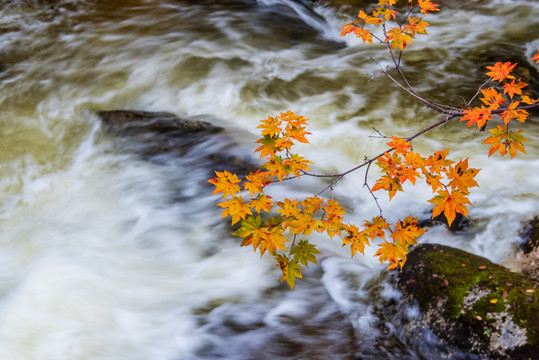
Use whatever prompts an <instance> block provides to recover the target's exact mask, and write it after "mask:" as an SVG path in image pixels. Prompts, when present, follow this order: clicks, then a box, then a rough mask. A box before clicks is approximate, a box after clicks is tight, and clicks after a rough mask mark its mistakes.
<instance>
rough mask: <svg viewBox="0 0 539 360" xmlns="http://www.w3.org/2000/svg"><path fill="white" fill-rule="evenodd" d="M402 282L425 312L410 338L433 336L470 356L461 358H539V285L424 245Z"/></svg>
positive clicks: (413, 253) (482, 262) (410, 257)
mask: <svg viewBox="0 0 539 360" xmlns="http://www.w3.org/2000/svg"><path fill="white" fill-rule="evenodd" d="M398 284H399V287H400V289H401V290H402V292H403V295H404V297H405V298H408V301H409V302H410V303H412V304H417V305H418V306H419V309H420V313H421V314H420V315H419V317H418V318H417V319H414V320H412V321H411V322H410V323H409V324H408V325H407V331H408V332H409V334H408V337H409V338H412V339H414V338H417V337H418V334H425V333H429V332H431V333H432V334H434V335H436V336H437V337H438V338H439V339H440V341H441V342H442V343H444V344H447V345H449V346H450V347H454V348H457V349H460V350H461V351H464V352H466V353H469V354H470V355H469V356H464V357H462V356H460V357H458V358H460V359H528V358H530V359H534V358H536V356H537V354H539V317H538V314H539V292H538V291H537V286H538V285H539V282H538V281H536V280H534V279H532V278H529V277H527V276H524V275H522V274H518V273H514V272H512V271H510V270H509V269H507V268H504V267H502V266H500V265H496V264H494V263H492V262H490V261H488V260H487V259H484V258H482V257H480V256H476V255H473V254H470V253H467V252H465V251H462V250H458V249H454V248H451V247H448V246H443V245H433V244H421V245H417V246H415V247H413V248H412V250H411V251H410V253H409V255H408V260H407V262H406V264H405V266H404V268H403V270H402V272H401V274H400V276H399V282H398ZM426 329H428V330H426ZM445 358H457V357H453V356H451V355H448V357H445Z"/></svg>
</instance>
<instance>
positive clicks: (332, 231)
mask: <svg viewBox="0 0 539 360" xmlns="http://www.w3.org/2000/svg"><path fill="white" fill-rule="evenodd" d="M322 226H323V229H324V230H325V231H326V232H327V233H328V236H329V237H330V238H331V239H333V236H335V235H340V233H341V231H342V230H344V224H343V223H342V222H341V219H339V218H333V219H328V220H322Z"/></svg>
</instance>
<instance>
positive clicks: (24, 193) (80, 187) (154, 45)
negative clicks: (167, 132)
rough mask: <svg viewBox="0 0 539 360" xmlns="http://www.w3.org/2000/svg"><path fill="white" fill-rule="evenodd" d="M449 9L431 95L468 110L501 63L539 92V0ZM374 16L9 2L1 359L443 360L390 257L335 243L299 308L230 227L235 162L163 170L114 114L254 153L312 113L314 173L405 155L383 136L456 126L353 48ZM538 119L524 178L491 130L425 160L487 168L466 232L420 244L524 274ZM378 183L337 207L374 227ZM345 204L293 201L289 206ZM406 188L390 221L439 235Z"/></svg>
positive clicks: (522, 164)
mask: <svg viewBox="0 0 539 360" xmlns="http://www.w3.org/2000/svg"><path fill="white" fill-rule="evenodd" d="M342 3H343V4H344V3H345V1H343V2H342ZM358 3H361V2H360V1H358ZM365 3H368V2H365ZM441 8H442V11H441V12H440V13H439V14H438V13H436V14H432V15H430V16H429V19H430V20H429V22H430V23H431V24H432V26H431V27H429V28H428V31H429V36H428V37H423V38H421V37H419V38H418V39H417V40H415V41H414V44H413V45H412V46H411V47H410V48H409V49H407V51H406V52H405V55H404V57H403V68H404V70H405V72H406V74H407V75H408V76H409V79H410V80H411V82H412V83H413V84H414V85H415V86H416V88H417V90H418V91H419V92H420V93H421V94H423V95H424V96H426V97H428V98H429V99H431V100H433V101H435V102H438V103H444V104H449V105H459V104H460V103H462V100H461V98H460V96H462V97H463V98H466V99H469V98H471V97H472V96H473V94H474V93H475V91H476V90H477V87H478V86H479V85H481V84H482V83H483V82H484V81H485V76H484V67H485V66H486V65H489V64H492V63H493V62H496V61H513V62H519V64H520V65H519V69H520V70H519V71H520V73H519V75H520V76H522V77H523V78H524V81H525V82H527V83H530V86H531V88H532V90H533V91H534V93H533V95H534V96H535V97H537V96H538V95H539V77H538V74H537V70H538V69H539V68H538V66H537V65H535V64H533V63H531V62H529V61H528V60H527V59H529V58H530V57H531V56H532V55H533V53H535V49H537V48H539V20H538V19H539V2H537V1H532V0H529V1H526V0H520V1H517V0H481V1H471V2H466V1H449V0H447V1H442V2H441ZM357 10H358V9H357V8H352V9H350V8H346V7H343V8H342V9H339V7H338V6H335V5H334V6H329V5H327V4H325V3H324V2H320V3H318V2H314V3H313V2H311V1H299V0H297V1H292V0H230V1H209V0H208V1H185V0H161V1H158V0H124V1H119V0H110V1H100V0H95V1H90V0H80V1H76V0H59V1H46V0H43V1H40V0H34V1H30V0H28V1H23V0H12V1H6V0H0V135H1V143H0V144H1V151H0V191H1V194H2V196H1V198H0V359H2V360H79V359H80V360H202V359H227V360H228V359H231V360H232V359H238V360H240V359H241V360H243V359H423V358H428V354H429V350H428V346H426V349H425V348H422V347H421V346H419V345H418V344H417V342H415V341H414V340H417V339H407V338H406V336H405V332H404V330H403V323H404V322H405V321H406V316H414V314H413V312H414V311H413V309H411V310H410V311H409V312H410V313H409V314H402V313H396V310H395V304H397V303H398V301H399V300H400V293H399V292H398V291H397V290H395V289H394V288H393V287H392V286H391V282H390V281H389V277H390V276H388V273H387V272H386V270H385V268H386V265H383V264H379V263H378V262H377V260H376V259H375V258H373V256H372V255H373V254H374V250H373V249H367V250H366V253H365V256H361V255H356V256H355V257H354V258H353V259H350V256H349V249H348V248H342V247H341V246H340V244H339V243H338V241H329V240H326V239H323V238H321V239H319V241H317V243H318V246H319V247H320V249H321V250H322V251H323V253H324V255H322V256H320V257H319V264H320V266H318V267H313V268H312V269H310V270H309V271H308V272H307V274H306V278H305V279H302V280H298V283H297V286H296V289H295V290H294V291H293V292H291V291H290V290H289V289H288V288H287V287H286V285H284V284H280V283H279V279H280V272H279V270H278V269H276V268H275V265H274V263H273V262H272V261H271V259H266V258H262V259H260V257H259V255H257V253H254V252H253V251H252V249H251V248H247V247H245V248H241V247H240V246H239V244H240V241H239V240H238V239H236V238H233V237H232V236H231V235H228V233H227V228H226V226H225V225H224V222H222V221H221V220H219V217H220V211H219V209H218V208H216V207H215V204H216V202H217V200H218V199H217V198H216V197H215V196H211V195H210V192H211V189H210V187H208V186H207V184H206V183H205V180H206V179H208V177H210V176H211V172H210V171H209V169H208V168H206V167H205V166H204V162H203V161H201V160H200V159H203V158H204V156H205V155H207V154H208V153H209V152H211V151H214V150H215V149H210V148H204V147H201V148H200V149H198V150H197V152H195V153H193V152H191V153H189V154H188V155H187V156H184V157H180V158H175V157H170V158H166V157H165V158H163V159H161V161H159V162H152V161H146V160H144V159H143V158H141V157H140V156H138V155H137V154H134V153H132V152H130V151H128V150H127V149H126V148H122V146H118V143H117V142H116V141H115V139H114V137H113V136H111V135H110V134H108V133H107V132H106V131H104V130H103V128H102V126H101V122H100V120H99V118H98V116H97V115H96V113H97V112H98V111H101V110H114V109H137V110H145V111H167V112H172V113H174V114H176V115H178V116H181V117H185V118H197V117H203V118H204V119H210V120H212V119H213V120H212V121H215V123H216V124H217V125H219V126H225V127H227V128H228V129H232V130H231V134H232V136H233V137H234V136H235V139H234V142H235V144H236V145H235V147H234V150H233V151H236V152H237V153H238V154H244V155H245V154H249V153H251V152H252V151H253V150H254V148H255V144H254V143H253V141H254V140H255V139H256V133H257V129H256V127H257V126H258V124H259V122H258V121H259V120H260V119H264V118H266V117H267V116H268V115H276V114H278V113H279V112H281V111H286V110H292V111H294V112H295V113H296V114H298V115H303V116H305V117H306V118H308V119H309V124H310V127H309V131H310V132H311V133H312V136H310V138H309V140H310V142H311V144H310V145H306V144H302V145H301V146H299V147H298V151H299V152H300V153H301V155H302V156H305V157H307V158H308V159H310V160H312V161H313V162H314V163H315V165H314V166H313V170H315V171H317V172H319V173H335V172H339V171H344V170H347V169H349V168H352V167H354V166H355V165H357V164H359V163H361V162H362V160H363V159H364V157H365V156H372V155H374V154H378V153H380V152H381V151H383V149H384V148H385V145H384V143H385V142H386V140H384V139H380V138H378V137H377V132H375V131H374V130H373V128H376V130H378V131H380V132H382V133H384V134H393V135H397V136H407V135H410V134H413V133H415V132H417V131H418V130H420V129H422V128H423V127H426V126H428V125H429V124H431V123H433V122H436V121H439V120H440V117H439V116H438V115H436V114H435V113H433V112H431V111H429V110H427V109H425V108H423V107H422V106H421V105H420V104H419V103H417V102H416V101H414V99H412V98H410V97H409V96H407V95H406V94H404V93H403V92H402V91H400V90H399V89H398V88H397V87H396V86H395V85H394V84H392V83H391V81H390V80H388V79H387V78H386V77H384V76H381V74H380V69H379V68H378V67H377V65H376V64H375V63H374V62H373V61H371V60H370V59H369V58H370V57H373V58H375V59H377V60H378V61H379V62H380V63H381V64H382V65H383V66H386V65H389V62H388V58H387V55H386V53H385V51H384V49H383V46H374V47H373V46H365V45H363V44H361V43H360V42H359V41H357V40H356V39H351V38H341V37H339V28H340V27H341V25H342V24H343V23H346V22H348V21H349V20H350V19H352V18H353V16H354V15H355V14H357ZM538 121H539V118H537V116H535V117H531V118H530V119H529V121H528V122H527V123H526V124H523V125H522V128H523V129H525V135H526V137H527V139H528V140H529V143H527V144H526V151H527V156H524V155H523V154H519V155H518V156H517V157H515V159H513V160H510V159H508V158H507V157H505V158H501V157H500V156H498V155H495V156H492V157H490V158H488V157H487V153H488V146H487V145H484V144H483V145H482V144H481V142H482V141H483V139H484V138H485V137H486V135H485V133H481V132H476V131H475V132H474V131H473V130H469V129H467V128H466V126H465V124H463V123H459V122H458V121H455V120H453V121H451V122H448V123H447V124H446V125H445V126H443V127H440V128H438V129H436V130H433V131H431V132H429V133H428V134H427V135H425V136H423V137H422V138H420V139H418V140H417V141H416V142H414V148H415V150H416V151H420V152H423V153H427V152H429V151H430V152H432V151H436V150H438V149H445V148H448V147H449V148H450V149H451V153H450V157H451V158H452V159H455V160H458V159H460V158H462V157H469V162H470V166H472V167H478V168H481V169H482V170H481V172H480V173H479V175H478V176H477V180H478V182H479V184H480V188H475V189H473V191H472V194H471V201H472V203H473V205H474V206H473V207H471V208H470V210H469V212H470V219H471V220H470V224H469V226H468V228H466V229H465V230H463V231H460V232H458V233H450V232H448V231H447V230H446V228H444V227H443V226H438V227H434V228H432V229H430V231H429V232H428V233H427V234H426V235H424V236H423V237H422V238H421V242H431V243H442V244H447V245H451V246H455V247H459V248H462V249H464V250H467V251H471V252H473V253H475V254H478V255H481V256H485V257H487V258H489V259H490V260H492V261H495V262H497V263H500V264H503V265H506V266H509V267H511V268H515V267H516V266H517V265H516V264H517V263H518V261H517V260H518V259H517V257H518V255H517V254H518V252H517V250H516V248H517V246H516V245H517V243H518V242H519V235H518V232H519V229H520V226H521V224H522V222H523V221H525V220H528V219H530V218H532V217H533V216H534V215H537V214H538V208H539V189H538V183H537V179H538V177H539V170H538V169H539V160H538V155H539V146H538V144H539V142H538V140H539V126H538V125H539V124H538ZM216 146H218V145H216ZM253 159H254V157H253ZM363 177H364V173H362V172H358V173H353V174H350V175H349V176H348V177H346V178H345V179H344V180H342V181H341V182H340V183H339V184H338V185H337V186H336V187H335V188H334V190H333V192H332V193H325V196H334V197H335V198H336V199H338V200H339V202H340V203H342V204H344V205H345V207H346V209H347V211H348V213H349V214H348V219H349V220H350V221H356V222H358V223H361V222H362V220H363V219H370V218H372V217H373V216H376V215H377V214H378V210H377V207H376V204H375V203H374V202H373V201H372V199H371V197H370V195H369V194H368V192H367V191H366V190H365V189H364V188H363V187H362V184H363ZM372 177H374V175H372ZM371 181H374V180H371ZM326 185H327V183H325V182H323V181H314V180H309V181H306V182H305V183H286V184H284V185H283V186H282V187H280V188H276V189H275V190H274V193H272V195H274V196H275V197H278V196H288V197H293V196H303V195H312V194H315V193H317V192H318V191H319V190H321V189H322V188H323V187H324V186H326ZM405 190H407V191H405V192H404V193H399V194H398V195H397V196H396V197H395V198H394V199H393V200H392V201H391V203H390V202H389V201H388V199H387V197H386V195H383V196H380V198H381V205H382V207H383V208H384V215H385V216H387V217H388V218H390V219H395V218H397V217H402V216H407V215H409V214H410V212H413V213H414V214H417V215H420V216H423V217H427V216H428V215H426V214H427V212H428V210H429V209H430V207H429V204H428V203H427V202H426V200H427V199H429V198H430V197H431V196H432V195H431V194H430V191H429V190H428V189H426V188H424V187H421V186H418V187H416V188H405ZM420 342H422V343H427V345H428V342H429V339H422V340H420ZM433 346H435V345H433Z"/></svg>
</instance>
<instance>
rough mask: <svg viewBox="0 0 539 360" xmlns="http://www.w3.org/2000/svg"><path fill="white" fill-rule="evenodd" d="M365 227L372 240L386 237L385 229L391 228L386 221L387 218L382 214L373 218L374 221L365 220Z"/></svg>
mask: <svg viewBox="0 0 539 360" xmlns="http://www.w3.org/2000/svg"><path fill="white" fill-rule="evenodd" d="M363 227H364V228H365V230H364V231H365V233H366V234H367V236H368V237H369V238H370V239H371V240H374V239H375V238H376V237H379V238H380V239H385V238H386V234H385V232H384V230H388V229H389V224H388V223H387V222H386V219H384V218H383V217H381V216H377V217H374V218H372V223H370V222H368V221H367V220H365V221H364V222H363Z"/></svg>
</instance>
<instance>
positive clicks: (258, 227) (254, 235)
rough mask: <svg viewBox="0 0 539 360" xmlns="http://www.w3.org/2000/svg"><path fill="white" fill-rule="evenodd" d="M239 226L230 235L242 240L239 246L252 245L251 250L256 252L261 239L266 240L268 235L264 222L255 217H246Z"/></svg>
mask: <svg viewBox="0 0 539 360" xmlns="http://www.w3.org/2000/svg"><path fill="white" fill-rule="evenodd" d="M240 224H241V226H240V228H239V229H238V230H236V231H234V232H233V233H232V235H234V236H238V237H241V238H243V239H244V240H243V242H242V243H241V246H248V245H252V246H253V250H255V251H256V249H257V248H258V246H259V245H260V242H261V241H262V239H264V238H266V237H267V236H268V234H269V231H268V229H267V228H266V226H265V222H264V221H263V220H262V219H261V218H260V216H258V215H257V216H247V217H246V218H245V220H242V221H241V223H240Z"/></svg>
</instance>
